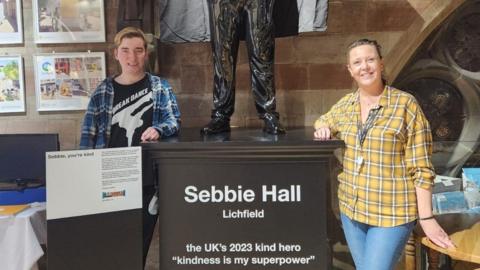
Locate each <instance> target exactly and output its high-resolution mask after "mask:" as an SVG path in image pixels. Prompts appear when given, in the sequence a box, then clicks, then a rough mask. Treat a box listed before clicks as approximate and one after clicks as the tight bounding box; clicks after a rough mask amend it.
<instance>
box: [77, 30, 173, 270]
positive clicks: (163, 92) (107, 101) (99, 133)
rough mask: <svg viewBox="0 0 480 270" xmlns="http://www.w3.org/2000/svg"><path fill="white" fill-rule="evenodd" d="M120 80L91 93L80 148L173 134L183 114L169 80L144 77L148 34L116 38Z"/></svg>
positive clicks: (146, 190)
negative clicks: (146, 36) (146, 37)
mask: <svg viewBox="0 0 480 270" xmlns="http://www.w3.org/2000/svg"><path fill="white" fill-rule="evenodd" d="M114 42H115V51H114V54H115V59H116V60H117V61H118V63H119V64H120V67H121V73H120V74H119V75H116V76H113V77H109V78H107V79H105V80H104V81H103V82H102V83H101V84H100V85H99V86H98V87H97V89H96V90H95V92H94V93H93V94H92V96H91V99H90V103H89V105H88V109H87V111H86V112H85V118H84V121H83V126H82V131H81V132H82V134H81V139H80V148H81V149H89V148H106V147H127V146H138V145H139V144H140V143H141V142H146V141H155V140H158V139H160V138H163V137H168V136H171V135H174V134H176V133H177V132H178V130H179V123H180V112H179V110H178V106H177V101H176V98H175V95H174V94H173V92H172V88H171V87H170V85H169V84H168V82H167V81H165V80H163V79H160V78H159V77H157V76H154V75H151V74H149V73H147V72H145V62H146V61H147V56H148V54H147V42H146V39H145V35H144V33H143V32H142V31H141V30H140V29H137V28H134V27H127V28H124V29H123V30H121V31H120V32H118V33H117V35H116V36H115V40H114ZM154 193H155V190H154V187H153V186H145V187H143V238H144V239H143V242H144V243H143V261H144V264H145V259H146V256H147V253H148V248H149V246H150V241H151V238H152V234H153V230H154V228H155V223H156V220H157V216H156V215H150V214H149V213H148V210H147V209H148V204H149V202H150V200H151V199H152V197H153V196H154Z"/></svg>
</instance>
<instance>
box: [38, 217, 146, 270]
mask: <svg viewBox="0 0 480 270" xmlns="http://www.w3.org/2000/svg"><path fill="white" fill-rule="evenodd" d="M47 211H48V210H47ZM47 243H48V244H47V245H48V258H47V265H48V269H49V270H66V269H69V270H85V269H89V270H97V269H98V270H107V269H108V270H140V269H142V210H141V209H134V210H126V211H118V212H111V213H103V214H96V215H88V216H79V217H71V218H61V219H54V220H48V221H47Z"/></svg>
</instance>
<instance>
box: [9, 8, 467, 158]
mask: <svg viewBox="0 0 480 270" xmlns="http://www.w3.org/2000/svg"><path fill="white" fill-rule="evenodd" d="M104 1H105V11H106V16H105V17H106V20H107V22H106V30H107V42H106V43H98V44H60V45H36V44H34V43H33V32H32V28H33V22H32V3H31V0H25V1H23V25H24V39H25V42H24V44H22V45H20V46H18V45H13V46H10V45H9V46H6V45H0V54H4V53H20V54H22V56H23V57H24V66H25V86H26V113H22V114H1V115H0V133H47V132H54V133H59V134H60V140H61V149H64V150H66V149H75V148H76V147H77V145H78V142H79V134H80V125H81V122H82V118H83V112H81V111H80V112H78V111H76V112H48V113H47V112H42V113H39V112H38V111H37V108H36V102H35V91H34V71H33V55H34V54H36V53H41V52H52V51H56V52H74V51H80V52H81V51H87V50H91V51H105V52H106V53H107V70H108V74H109V75H111V74H113V73H115V72H116V64H115V61H114V59H113V57H112V53H111V51H112V48H113V45H112V40H113V36H114V34H115V32H116V26H115V24H116V12H117V6H118V1H116V0H104ZM453 2H462V1H460V0H457V1H456V0H450V1H448V0H445V1H434V0H395V1H393V0H330V1H329V17H328V30H327V31H326V32H323V33H307V34H302V35H300V36H296V37H287V38H279V39H277V40H276V53H275V61H276V64H275V76H276V78H275V80H276V88H277V100H278V103H277V104H278V111H279V112H280V114H281V117H282V122H283V123H284V124H285V125H286V126H287V127H294V126H310V125H312V123H313V121H314V119H316V118H317V117H318V116H319V115H320V114H322V113H324V112H325V111H326V110H328V108H329V107H330V106H331V105H332V104H333V103H334V102H335V101H336V100H338V98H340V97H341V96H343V95H344V94H346V93H348V92H349V91H351V89H352V81H351V79H350V76H349V74H348V72H347V70H346V68H345V64H346V63H345V61H346V57H345V47H346V46H347V45H348V44H349V43H350V42H351V41H353V40H355V39H358V38H362V37H368V38H374V39H377V40H378V41H379V42H380V43H381V44H382V46H383V48H384V55H385V56H386V58H388V57H389V53H390V52H391V51H395V52H398V51H401V50H399V48H401V47H402V44H403V43H404V42H405V40H404V37H405V35H407V34H408V35H415V31H418V32H421V31H423V30H424V29H426V28H427V27H418V30H417V28H415V27H414V26H415V25H416V24H428V23H429V21H431V20H433V19H432V18H435V14H440V13H441V12H444V9H445V8H446V7H448V8H452V5H451V3H453ZM432 9H433V11H432ZM425 14H428V17H427V16H425ZM160 59H161V60H160V75H161V76H163V77H165V78H167V79H168V80H169V81H170V83H171V84H172V86H173V88H174V91H175V92H176V93H177V95H178V101H179V106H180V110H181V112H182V119H183V126H184V127H200V126H202V125H204V124H206V123H207V122H208V120H209V118H210V110H211V108H212V87H213V86H212V85H213V84H212V80H213V74H212V64H211V62H212V60H211V49H210V44H209V43H188V44H175V45H171V44H162V45H161V48H160ZM389 65H390V66H391V67H395V63H389ZM387 68H388V66H387ZM387 71H388V69H387ZM249 76H250V75H249V68H248V63H247V57H246V49H245V44H243V43H242V44H241V46H240V52H239V57H238V65H237V95H236V106H235V110H236V111H235V114H234V116H233V118H232V125H234V126H239V127H256V126H260V125H261V122H260V121H259V120H258V119H257V115H256V111H255V107H254V104H253V98H252V94H251V91H250V79H249ZM387 76H388V74H387Z"/></svg>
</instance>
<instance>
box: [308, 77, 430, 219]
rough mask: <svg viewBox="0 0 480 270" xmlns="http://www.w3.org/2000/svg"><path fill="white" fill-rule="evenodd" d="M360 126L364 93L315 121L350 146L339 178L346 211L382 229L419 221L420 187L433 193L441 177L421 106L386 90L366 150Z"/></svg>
mask: <svg viewBox="0 0 480 270" xmlns="http://www.w3.org/2000/svg"><path fill="white" fill-rule="evenodd" d="M360 122H361V120H360V103H359V93H358V91H356V92H354V93H351V94H348V95H346V96H345V97H343V98H342V99H341V100H340V101H338V102H337V104H335V105H334V106H333V107H332V108H331V110H330V111H329V112H327V113H326V114H324V115H322V116H321V117H320V118H319V119H318V120H317V121H316V122H315V128H318V127H319V126H321V125H322V124H323V125H324V124H326V125H328V126H329V127H330V130H331V132H332V135H333V136H335V137H338V138H340V139H341V140H343V141H345V148H344V152H343V172H342V173H340V174H339V175H338V181H339V187H338V199H339V205H340V211H341V212H342V213H343V214H345V215H347V216H348V217H349V218H351V219H353V220H356V221H358V222H362V223H365V224H369V225H373V226H381V227H393V226H397V225H401V224H404V223H407V222H411V221H413V220H415V219H416V218H417V201H416V193H415V187H420V188H424V189H430V188H431V186H432V185H433V179H434V177H435V173H434V170H433V165H432V162H431V156H432V135H431V130H430V125H429V123H428V121H427V119H426V118H425V115H424V114H423V112H422V110H421V108H420V106H419V105H418V103H417V102H416V100H415V98H414V97H413V96H412V95H410V94H408V93H406V92H403V91H400V90H398V89H394V88H392V87H390V86H386V87H385V89H384V91H383V93H382V96H381V97H380V101H379V111H378V114H377V115H376V117H375V118H374V120H373V126H372V127H371V128H370V129H369V130H368V132H367V134H366V137H365V140H364V142H363V144H362V145H361V144H360V141H359V139H358V128H359V123H360ZM360 128H361V126H360Z"/></svg>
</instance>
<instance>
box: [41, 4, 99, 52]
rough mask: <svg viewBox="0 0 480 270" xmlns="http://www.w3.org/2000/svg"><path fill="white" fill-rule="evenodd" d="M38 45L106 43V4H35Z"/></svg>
mask: <svg viewBox="0 0 480 270" xmlns="http://www.w3.org/2000/svg"><path fill="white" fill-rule="evenodd" d="M32 3H33V7H32V10H33V30H34V37H35V42H36V43H87V42H105V16H104V4H103V0H33V1H32Z"/></svg>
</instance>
